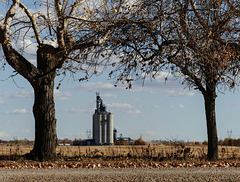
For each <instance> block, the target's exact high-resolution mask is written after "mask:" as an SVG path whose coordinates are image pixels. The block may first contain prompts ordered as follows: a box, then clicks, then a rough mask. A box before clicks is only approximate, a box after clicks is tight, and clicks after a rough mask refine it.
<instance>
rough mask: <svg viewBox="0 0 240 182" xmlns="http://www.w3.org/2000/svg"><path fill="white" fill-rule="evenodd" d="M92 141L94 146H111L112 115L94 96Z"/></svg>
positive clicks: (97, 95) (112, 140) (99, 99)
mask: <svg viewBox="0 0 240 182" xmlns="http://www.w3.org/2000/svg"><path fill="white" fill-rule="evenodd" d="M92 126H93V130H92V131H93V140H94V144H95V145H113V144H114V139H113V115H112V114H111V113H110V112H107V111H106V106H105V105H104V104H103V101H102V99H101V97H100V95H99V93H97V94H96V109H95V113H94V114H93V125H92Z"/></svg>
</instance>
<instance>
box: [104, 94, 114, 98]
mask: <svg viewBox="0 0 240 182" xmlns="http://www.w3.org/2000/svg"><path fill="white" fill-rule="evenodd" d="M103 97H106V98H116V97H117V95H115V94H103Z"/></svg>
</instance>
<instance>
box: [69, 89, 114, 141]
mask: <svg viewBox="0 0 240 182" xmlns="http://www.w3.org/2000/svg"><path fill="white" fill-rule="evenodd" d="M92 118H93V119H92V139H86V140H81V141H77V140H75V141H73V145H74V146H91V145H114V142H115V139H116V132H117V131H116V129H114V128H113V114H111V113H110V112H107V108H106V106H105V105H104V104H103V100H102V99H101V97H100V94H99V93H98V92H97V93H96V109H95V112H94V114H93V116H92Z"/></svg>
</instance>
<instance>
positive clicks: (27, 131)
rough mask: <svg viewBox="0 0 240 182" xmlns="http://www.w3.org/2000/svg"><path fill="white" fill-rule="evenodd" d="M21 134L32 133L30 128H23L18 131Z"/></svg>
mask: <svg viewBox="0 0 240 182" xmlns="http://www.w3.org/2000/svg"><path fill="white" fill-rule="evenodd" d="M20 133H21V134H33V132H32V131H31V130H28V129H25V130H21V131H20Z"/></svg>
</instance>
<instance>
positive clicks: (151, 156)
mask: <svg viewBox="0 0 240 182" xmlns="http://www.w3.org/2000/svg"><path fill="white" fill-rule="evenodd" d="M32 148H33V146H32V145H26V146H20V145H11V146H10V145H1V146H0V158H1V159H2V160H17V159H19V158H21V156H23V155H25V154H27V153H28V152H29V151H31V150H32ZM218 149H219V160H239V159H240V146H223V145H222V146H219V148H218ZM57 155H58V157H59V159H61V160H67V161H69V160H71V161H74V160H77V161H78V160H84V159H99V158H101V159H103V160H118V159H143V160H145V159H146V160H154V161H171V160H180V161H183V160H184V161H196V160H197V161H205V160H206V159H207V145H198V144H195V143H194V144H192V145H186V146H185V145H157V144H153V145H115V146H58V147H57Z"/></svg>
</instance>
